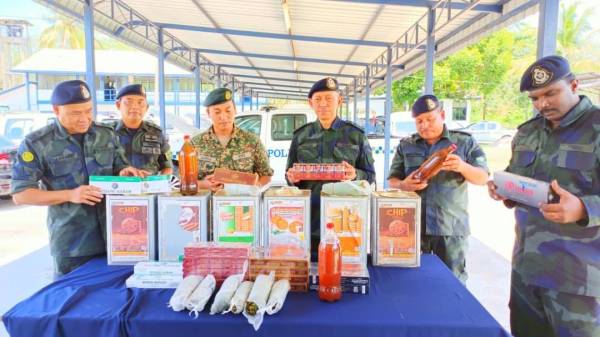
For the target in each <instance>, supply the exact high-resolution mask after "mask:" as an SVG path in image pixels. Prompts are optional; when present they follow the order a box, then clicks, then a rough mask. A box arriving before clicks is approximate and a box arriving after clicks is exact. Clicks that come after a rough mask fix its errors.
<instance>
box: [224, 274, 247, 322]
mask: <svg viewBox="0 0 600 337" xmlns="http://www.w3.org/2000/svg"><path fill="white" fill-rule="evenodd" d="M253 286H254V282H252V281H244V282H242V284H240V286H239V287H238V288H237V290H236V291H235V294H233V297H232V298H231V303H230V304H229V309H227V310H226V311H224V312H223V313H224V314H226V313H228V312H232V313H234V314H236V315H237V314H241V313H242V311H244V305H245V304H246V300H247V299H248V296H249V295H250V291H251V290H252V287H253Z"/></svg>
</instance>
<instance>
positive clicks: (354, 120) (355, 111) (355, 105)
mask: <svg viewBox="0 0 600 337" xmlns="http://www.w3.org/2000/svg"><path fill="white" fill-rule="evenodd" d="M357 98H358V96H357V95H356V80H354V111H353V116H352V122H354V123H356V115H357V114H358V105H357V104H358V103H357V102H356V100H357Z"/></svg>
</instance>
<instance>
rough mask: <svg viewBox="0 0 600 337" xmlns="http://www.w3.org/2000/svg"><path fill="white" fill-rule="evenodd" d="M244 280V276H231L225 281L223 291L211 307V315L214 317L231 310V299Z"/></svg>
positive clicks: (221, 290)
mask: <svg viewBox="0 0 600 337" xmlns="http://www.w3.org/2000/svg"><path fill="white" fill-rule="evenodd" d="M243 280H244V274H237V275H231V276H229V277H228V278H226V279H225V281H223V284H222V285H221V289H219V292H218V293H217V295H216V296H215V300H214V301H213V304H212V305H211V307H210V314H211V315H214V314H216V313H218V312H223V311H225V310H227V309H228V308H229V305H230V303H231V298H232V297H233V295H234V294H235V292H236V290H237V289H238V287H239V286H240V283H242V281H243Z"/></svg>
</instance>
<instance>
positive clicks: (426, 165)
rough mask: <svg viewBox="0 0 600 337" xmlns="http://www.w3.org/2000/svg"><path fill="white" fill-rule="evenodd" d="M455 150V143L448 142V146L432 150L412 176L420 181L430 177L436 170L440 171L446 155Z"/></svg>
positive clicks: (436, 172)
mask: <svg viewBox="0 0 600 337" xmlns="http://www.w3.org/2000/svg"><path fill="white" fill-rule="evenodd" d="M455 150H456V145H455V144H450V146H448V147H446V148H443V149H441V150H438V151H436V152H434V153H433V154H432V155H431V156H430V157H429V158H427V160H425V161H424V162H423V164H421V166H419V168H418V169H417V171H416V172H415V174H414V176H413V177H414V178H415V179H418V180H420V181H427V180H429V179H431V178H432V177H433V176H435V175H436V174H438V172H440V170H441V169H442V164H443V163H444V161H445V160H446V157H448V155H449V154H450V153H452V152H454V151H455Z"/></svg>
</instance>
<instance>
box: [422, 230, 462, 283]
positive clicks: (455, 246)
mask: <svg viewBox="0 0 600 337" xmlns="http://www.w3.org/2000/svg"><path fill="white" fill-rule="evenodd" d="M468 246H469V237H468V236H462V235H457V236H438V235H422V236H421V251H422V252H423V253H430V254H435V255H437V257H439V258H440V260H442V261H443V262H444V264H445V265H446V266H447V267H448V268H449V269H450V271H452V273H453V274H454V276H456V277H457V278H458V279H459V280H460V282H462V284H465V282H466V281H467V277H468V275H467V270H466V260H465V256H466V255H467V248H468Z"/></svg>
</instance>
